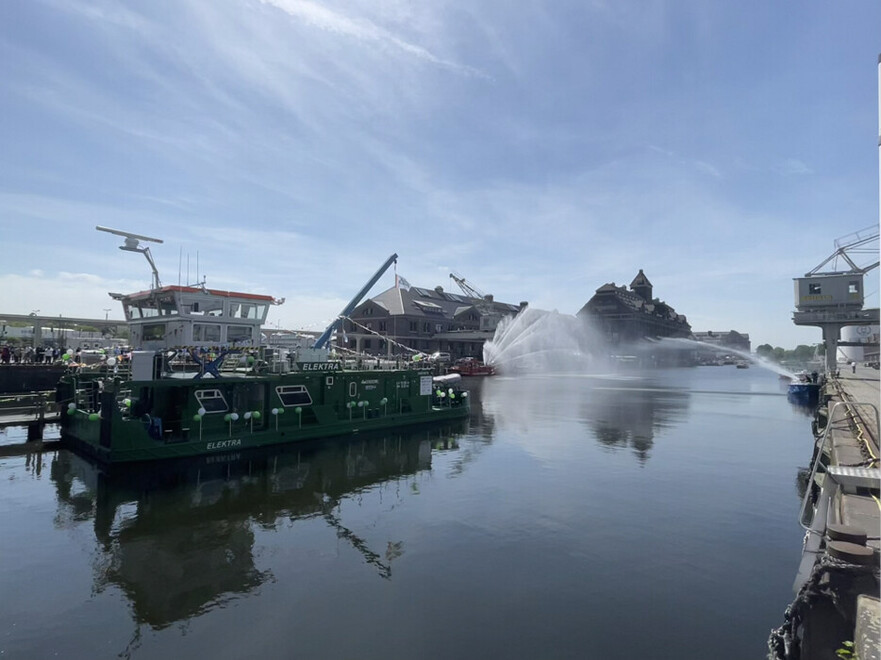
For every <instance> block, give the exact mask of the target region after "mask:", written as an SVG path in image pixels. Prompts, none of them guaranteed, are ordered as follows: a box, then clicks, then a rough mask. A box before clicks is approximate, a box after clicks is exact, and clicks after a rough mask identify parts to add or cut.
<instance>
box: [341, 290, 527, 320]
mask: <svg viewBox="0 0 881 660" xmlns="http://www.w3.org/2000/svg"><path fill="white" fill-rule="evenodd" d="M371 302H372V303H375V304H377V305H379V306H380V307H381V308H383V309H385V310H387V311H388V313H389V315H390V316H399V315H406V316H424V317H425V318H426V319H431V318H434V319H437V318H445V319H453V318H455V317H456V316H459V315H460V314H462V313H463V312H466V311H468V310H469V309H476V310H477V311H478V313H480V314H481V315H484V314H498V315H501V316H507V315H508V314H516V313H517V312H518V311H519V310H520V307H519V305H512V304H509V303H503V302H496V301H494V300H487V299H485V298H471V297H469V296H465V295H462V294H459V293H450V292H448V291H444V290H443V289H442V288H441V287H437V288H434V289H424V288H422V287H415V286H412V287H410V288H409V289H402V288H397V287H392V288H390V289H387V290H385V291H383V292H382V293H380V294H378V295H376V296H374V297H373V298H371V299H370V300H367V301H365V302H363V303H361V304H360V305H359V306H358V307H357V310H356V312H353V314H357V313H358V312H359V311H360V310H362V309H363V308H364V307H365V306H366V305H368V304H370V303H371Z"/></svg>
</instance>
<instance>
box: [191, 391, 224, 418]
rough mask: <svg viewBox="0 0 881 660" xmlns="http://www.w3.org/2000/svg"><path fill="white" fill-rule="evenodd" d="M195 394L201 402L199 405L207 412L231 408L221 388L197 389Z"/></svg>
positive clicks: (220, 411)
mask: <svg viewBox="0 0 881 660" xmlns="http://www.w3.org/2000/svg"><path fill="white" fill-rule="evenodd" d="M193 394H194V395H195V397H196V401H198V402H199V407H201V408H204V409H205V413H206V414H209V415H210V414H212V413H222V412H226V411H227V410H229V407H228V406H227V405H226V399H224V398H223V392H221V391H220V390H217V389H212V390H196V391H195V392H193Z"/></svg>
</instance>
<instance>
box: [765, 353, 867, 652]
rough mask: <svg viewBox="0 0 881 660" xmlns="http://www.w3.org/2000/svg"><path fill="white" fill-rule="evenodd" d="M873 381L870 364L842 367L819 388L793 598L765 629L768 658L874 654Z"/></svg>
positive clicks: (801, 519)
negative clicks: (777, 623)
mask: <svg viewBox="0 0 881 660" xmlns="http://www.w3.org/2000/svg"><path fill="white" fill-rule="evenodd" d="M879 380H881V379H879V372H878V370H877V369H874V368H872V367H868V366H855V367H850V366H848V367H847V368H846V369H843V370H842V371H841V372H840V373H838V374H837V375H832V376H831V377H829V378H828V379H827V380H826V382H825V384H824V386H823V390H822V394H821V397H820V402H819V406H818V408H817V410H816V413H815V419H814V422H813V424H812V429H813V431H814V443H813V444H814V455H813V457H812V461H811V462H812V470H811V472H810V476H809V482H808V483H807V484H806V486H805V495H804V500H803V508H802V511H801V514H800V515H801V518H800V520H799V522H800V524H802V526H803V527H804V528H805V530H806V533H805V541H804V547H803V553H802V559H801V564H800V566H799V570H798V574H797V576H796V579H795V584H794V585H793V589H794V591H795V592H796V596H795V600H794V601H793V602H792V603H791V604H790V606H789V607H788V608H787V610H786V613H785V616H784V624H783V625H782V626H781V627H779V628H777V629H775V630H774V631H772V634H771V637H770V639H769V658H773V659H786V660H819V659H820V658H837V657H854V656H853V655H852V654H853V653H854V652H855V651H856V653H857V656H856V657H859V658H860V660H881V639H879V629H881V602H879V590H881V582H879V550H881V538H879V537H881V493H879V485H881V465H879V457H881V451H879V445H878V430H879V429H878V426H879V423H878V419H879V414H878V408H879ZM842 653H844V655H842ZM848 653H850V654H851V655H848Z"/></svg>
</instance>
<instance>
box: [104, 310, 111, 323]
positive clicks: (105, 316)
mask: <svg viewBox="0 0 881 660" xmlns="http://www.w3.org/2000/svg"><path fill="white" fill-rule="evenodd" d="M110 309H111V308H110V307H105V308H104V320H105V321H106V320H107V319H108V318H109V317H110Z"/></svg>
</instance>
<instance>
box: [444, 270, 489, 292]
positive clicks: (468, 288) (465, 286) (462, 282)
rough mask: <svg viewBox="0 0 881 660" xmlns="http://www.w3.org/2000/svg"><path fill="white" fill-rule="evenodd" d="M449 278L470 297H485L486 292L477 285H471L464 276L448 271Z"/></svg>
mask: <svg viewBox="0 0 881 660" xmlns="http://www.w3.org/2000/svg"><path fill="white" fill-rule="evenodd" d="M450 278H451V279H452V280H453V281H454V282H455V283H456V284H458V285H459V288H460V289H462V292H463V293H464V294H465V295H466V296H468V297H470V298H486V294H485V293H483V291H481V290H480V289H478V288H477V287H475V286H473V285H471V284H470V283H469V282H468V281H467V280H466V279H465V278H464V277H462V276H461V275H460V274H458V273H450Z"/></svg>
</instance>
